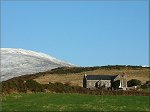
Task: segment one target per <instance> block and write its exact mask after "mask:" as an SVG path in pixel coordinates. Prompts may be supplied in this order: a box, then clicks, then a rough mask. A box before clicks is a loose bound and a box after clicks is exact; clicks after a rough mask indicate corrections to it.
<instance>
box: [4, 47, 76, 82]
mask: <svg viewBox="0 0 150 112" xmlns="http://www.w3.org/2000/svg"><path fill="white" fill-rule="evenodd" d="M73 66H75V65H73V64H71V63H67V62H65V61H61V60H58V59H56V58H54V57H52V56H49V55H47V54H44V53H41V52H35V51H31V50H25V49H20V48H1V81H4V80H8V79H10V78H13V77H17V76H21V75H26V74H32V73H38V72H44V71H47V70H51V69H54V68H57V67H73Z"/></svg>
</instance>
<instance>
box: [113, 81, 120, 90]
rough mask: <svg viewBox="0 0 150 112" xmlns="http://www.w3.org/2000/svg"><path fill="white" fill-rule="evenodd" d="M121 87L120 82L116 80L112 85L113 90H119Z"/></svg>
mask: <svg viewBox="0 0 150 112" xmlns="http://www.w3.org/2000/svg"><path fill="white" fill-rule="evenodd" d="M119 85H120V80H116V81H114V82H113V83H112V88H113V89H118V88H119Z"/></svg>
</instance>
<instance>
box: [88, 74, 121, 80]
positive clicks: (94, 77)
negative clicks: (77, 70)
mask: <svg viewBox="0 0 150 112" xmlns="http://www.w3.org/2000/svg"><path fill="white" fill-rule="evenodd" d="M117 76H118V75H115V76H114V75H87V76H86V78H87V80H114V79H115V78H116V77H117Z"/></svg>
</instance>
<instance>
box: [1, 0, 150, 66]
mask: <svg viewBox="0 0 150 112" xmlns="http://www.w3.org/2000/svg"><path fill="white" fill-rule="evenodd" d="M1 47H2V48H22V49H26V50H33V51H37V52H43V53H46V54H48V55H50V56H53V57H56V58H58V59H61V60H64V61H67V62H70V63H73V64H75V65H78V66H103V65H149V0H135V1H133V0H131V1H130V0H128V1H125V0H124V1H119V0H116V1H115V0H114V1H109V0H108V1H25V0H24V1H2V2H1Z"/></svg>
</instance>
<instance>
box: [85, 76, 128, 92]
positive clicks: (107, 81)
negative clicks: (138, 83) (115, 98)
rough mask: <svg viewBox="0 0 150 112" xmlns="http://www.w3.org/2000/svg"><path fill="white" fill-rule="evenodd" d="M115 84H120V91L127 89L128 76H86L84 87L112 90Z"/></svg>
mask: <svg viewBox="0 0 150 112" xmlns="http://www.w3.org/2000/svg"><path fill="white" fill-rule="evenodd" d="M114 82H118V89H123V90H126V89H127V79H126V75H125V74H123V75H86V74H85V75H84V77H83V87H84V88H90V89H94V88H101V87H104V88H110V89H113V86H112V85H113V84H114Z"/></svg>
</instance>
